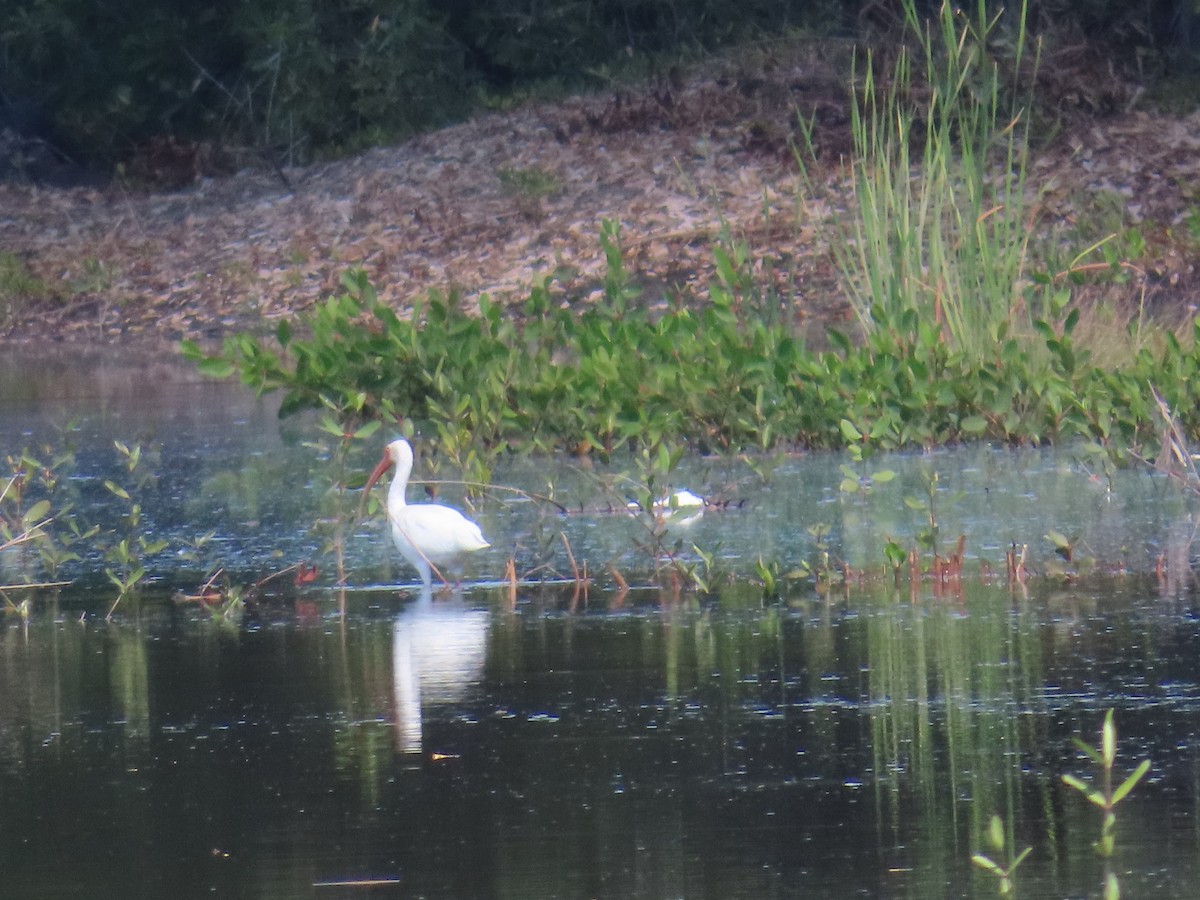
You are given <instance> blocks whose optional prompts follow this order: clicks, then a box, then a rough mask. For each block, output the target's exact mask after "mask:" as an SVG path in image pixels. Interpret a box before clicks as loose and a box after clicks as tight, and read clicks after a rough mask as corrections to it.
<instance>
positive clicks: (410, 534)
mask: <svg viewBox="0 0 1200 900" xmlns="http://www.w3.org/2000/svg"><path fill="white" fill-rule="evenodd" d="M393 465H394V466H395V467H396V474H395V475H394V476H393V477H392V486H391V487H390V488H388V498H387V517H388V521H389V522H390V523H391V525H392V540H393V541H395V542H396V549H397V550H399V551H400V554H401V555H402V556H403V557H404V558H405V559H407V560H408V561H409V563H410V564H411V565H412V567H413V568H414V569H416V570H417V572H418V573H420V575H421V582H422V584H423V585H424V588H425V593H426V594H428V593H431V592H432V590H433V575H432V571H431V570H432V569H433V568H436V567H438V566H449V565H452V564H453V563H455V562H457V561H458V560H459V558H460V557H462V556H463V555H464V554H467V553H473V552H475V551H476V550H483V549H484V548H485V547H490V546H491V544H489V543H488V542H487V541H486V540H484V538H483V534H482V532H480V530H479V526H478V525H476V524H475V523H474V522H472V521H471V520H470V519H468V518H466V517H465V516H464V515H463V514H462V513H460V512H459V511H458V510H457V509H451V508H450V507H449V506H442V505H441V504H440V503H415V504H413V505H412V506H409V505H408V503H407V502H406V501H405V499H404V494H405V491H407V490H408V476H409V475H411V474H412V466H413V452H412V447H411V446H409V443H408V441H406V440H404V439H403V438H401V439H399V440H396V441H392V442H391V443H390V444H388V445H387V447H386V448H385V449H384V451H383V459H381V460H380V461H379V465H377V466H376V467H375V470H374V471H373V472H372V473H371V477H370V478H368V479H367V487H366V494H369V493H370V492H371V488H372V487H374V485H375V482H376V481H378V480H379V477H380V476H381V475H382V474H383V473H384V472H386V471H387V470H388V469H389V468H390V467H391V466H393ZM364 496H365V494H364ZM438 576H439V577H440V576H441V572H439V573H438Z"/></svg>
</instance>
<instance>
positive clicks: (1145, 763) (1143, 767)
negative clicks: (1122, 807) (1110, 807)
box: [1112, 759, 1150, 805]
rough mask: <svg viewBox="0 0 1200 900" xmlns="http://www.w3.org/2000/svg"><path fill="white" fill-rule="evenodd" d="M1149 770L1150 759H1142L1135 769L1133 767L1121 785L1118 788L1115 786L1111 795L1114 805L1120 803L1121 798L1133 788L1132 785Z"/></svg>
mask: <svg viewBox="0 0 1200 900" xmlns="http://www.w3.org/2000/svg"><path fill="white" fill-rule="evenodd" d="M1149 771H1150V760H1148V759H1143V760H1142V762H1141V764H1140V765H1139V766H1138V767H1137V768H1136V769H1134V771H1133V774H1132V775H1130V776H1129V777H1128V778H1126V779H1125V780H1124V781H1123V782H1122V783H1121V786H1120V787H1119V788H1117V789H1116V790H1115V791H1113V797H1112V802H1113V804H1114V805H1115V804H1117V803H1120V802H1121V801H1122V800H1124V799H1125V798H1126V797H1127V796H1128V795H1129V792H1130V791H1132V790H1133V788H1134V786H1135V785H1137V783H1138V782H1139V781H1141V780H1142V776H1144V775H1145V774H1146V773H1147V772H1149Z"/></svg>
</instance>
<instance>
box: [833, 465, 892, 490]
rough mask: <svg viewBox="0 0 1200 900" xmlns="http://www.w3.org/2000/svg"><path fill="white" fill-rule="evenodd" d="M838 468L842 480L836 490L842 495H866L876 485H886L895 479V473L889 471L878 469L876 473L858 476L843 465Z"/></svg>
mask: <svg viewBox="0 0 1200 900" xmlns="http://www.w3.org/2000/svg"><path fill="white" fill-rule="evenodd" d="M840 468H841V470H842V480H841V483H840V484H839V485H838V490H839V491H841V492H842V493H843V494H857V493H859V492H860V491H861V492H862V493H864V494H868V493H870V492H871V491H872V490H873V489H874V488H875V486H876V485H879V484H887V483H888V482H889V481H891V480H892V479H893V478H895V477H896V473H895V472H893V471H892V470H891V469H880V470H879V471H878V472H871V473H870V474H868V475H860V474H858V473H857V472H855V471H854V470H853V469H852V468H850V467H849V466H847V465H843V466H841V467H840Z"/></svg>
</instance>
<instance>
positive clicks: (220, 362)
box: [196, 356, 237, 378]
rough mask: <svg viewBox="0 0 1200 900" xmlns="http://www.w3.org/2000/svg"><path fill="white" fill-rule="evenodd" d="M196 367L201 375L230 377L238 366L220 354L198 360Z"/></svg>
mask: <svg viewBox="0 0 1200 900" xmlns="http://www.w3.org/2000/svg"><path fill="white" fill-rule="evenodd" d="M196 368H197V369H198V370H199V372H200V374H201V375H204V376H207V377H208V378H228V377H229V376H231V375H232V374H233V373H234V372H236V371H237V368H236V367H235V366H234V365H233V363H231V362H229V360H226V359H221V358H220V357H219V356H207V357H205V358H204V359H201V360H198V361H197V363H196Z"/></svg>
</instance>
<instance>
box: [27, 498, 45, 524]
mask: <svg viewBox="0 0 1200 900" xmlns="http://www.w3.org/2000/svg"><path fill="white" fill-rule="evenodd" d="M49 512H50V501H49V500H39V501H38V502H37V503H35V504H33V506H31V507H29V509H27V510H25V515H23V516H21V523H22V524H23V525H26V526H29V525H32V524H35V523H36V522H39V521H40V520H42V519H44V518H46V514H47V513H49Z"/></svg>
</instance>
